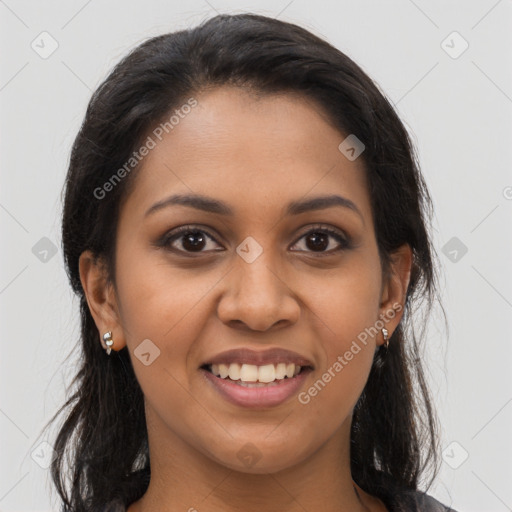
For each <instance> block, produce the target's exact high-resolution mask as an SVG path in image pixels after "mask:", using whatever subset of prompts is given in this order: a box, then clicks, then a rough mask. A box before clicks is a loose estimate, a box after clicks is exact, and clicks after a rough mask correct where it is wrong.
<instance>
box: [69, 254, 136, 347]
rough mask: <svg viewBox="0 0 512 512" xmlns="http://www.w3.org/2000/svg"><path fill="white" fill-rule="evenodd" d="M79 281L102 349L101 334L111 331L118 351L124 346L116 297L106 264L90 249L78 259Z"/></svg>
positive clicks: (103, 344)
mask: <svg viewBox="0 0 512 512" xmlns="http://www.w3.org/2000/svg"><path fill="white" fill-rule="evenodd" d="M78 266H79V271H80V281H81V283H82V287H83V289H84V291H85V296H86V299H87V304H88V305H89V311H90V312H91V315H92V317H93V319H94V323H95V324H96V327H97V328H98V340H99V342H100V343H101V345H102V347H103V348H104V349H106V348H107V346H106V345H105V342H104V341H103V334H105V333H106V332H109V331H111V332H112V340H113V341H114V345H113V346H112V350H115V351H118V350H121V349H122V348H123V347H124V346H126V341H125V337H124V331H123V328H122V326H121V322H120V315H119V309H118V305H117V297H116V294H115V289H114V286H113V284H112V283H111V282H110V281H109V280H108V276H107V270H106V264H105V262H104V260H103V259H102V258H98V257H95V256H94V254H93V253H92V252H91V251H84V252H83V253H82V254H81V255H80V259H79V263H78Z"/></svg>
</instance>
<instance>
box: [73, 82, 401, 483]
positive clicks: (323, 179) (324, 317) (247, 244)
mask: <svg viewBox="0 0 512 512" xmlns="http://www.w3.org/2000/svg"><path fill="white" fill-rule="evenodd" d="M197 101H198V105H197V106H196V107H195V108H193V109H191V111H190V113H188V114H187V115H186V116H184V117H183V118H182V119H180V122H179V124H177V125H175V126H174V128H173V129H172V131H170V132H169V133H168V134H165V137H163V138H162V141H159V140H158V139H156V138H155V137H153V138H155V140H156V142H157V144H156V146H155V147H154V148H153V149H152V150H151V151H150V152H149V154H148V155H147V156H146V157H145V158H144V160H143V166H142V168H141V169H140V170H139V171H138V175H137V176H136V181H135V186H134V188H133V190H132V192H131V193H130V195H129V196H128V198H127V200H126V202H125V203H124V204H123V206H122V209H121V212H120V218H119V223H118V230H117V245H116V275H115V278H116V289H115V290H111V291H112V293H113V295H112V297H113V299H112V301H111V302H110V303H109V304H110V305H111V306H112V308H111V312H110V311H109V312H107V305H106V303H105V305H103V306H97V305H95V304H94V303H93V302H92V299H90V305H91V309H92V310H93V314H94V316H95V320H96V323H97V325H98V329H99V331H100V333H103V332H105V331H107V330H112V331H113V338H114V340H115V349H116V350H119V348H121V347H122V346H124V345H125V344H126V345H127V346H128V350H129V352H130V357H131V359H132V362H133V366H134V369H135V373H136V376H137V379H138V381H139V383H140V385H141V388H142V390H143V392H144V395H145V400H146V414H147V421H148V428H149V429H150V439H152V440H153V442H158V443H160V444H161V446H163V447H168V448H169V447H173V446H178V445H179V446H182V447H186V450H188V451H189V453H194V454H196V455H198V454H199V455H200V456H201V457H204V458H205V460H208V461H209V462H211V461H213V462H215V463H219V464H222V465H223V466H226V467H230V468H233V469H237V470H240V471H245V472H253V473H260V472H274V471H278V470H282V469H285V468H289V467H292V466H294V465H297V464H300V463H301V462H304V461H305V460H306V459H307V458H308V457H310V456H311V455H312V454H314V453H316V452H317V451H318V450H319V449H320V447H322V446H324V445H325V444H326V442H327V441H328V440H332V439H335V440H338V441H339V442H340V444H343V443H344V442H346V441H347V439H348V437H347V436H348V433H349V428H350V422H351V415H352V410H353V408H354V406H355V404H356V402H357V400H358V398H359V396H360V394H361V392H362V390H363V388H364V386H365V383H366V381H367V378H368V375H369V371H370V368H371V364H372V360H373V357H374V353H375V350H376V349H377V345H378V344H382V342H383V340H382V337H381V334H380V330H378V329H374V330H373V331H372V329H371V328H372V326H373V327H374V326H375V325H376V323H377V327H380V326H382V325H385V326H386V328H387V329H388V331H389V333H390V335H391V333H392V332H393V330H394V328H396V325H397V323H398V321H399V319H400V316H401V314H400V312H399V309H400V307H399V308H398V310H396V305H397V304H400V301H401V300H402V299H403V291H404V290H405V289H406V285H407V280H408V274H407V272H402V273H398V274H397V275H396V278H394V279H391V280H386V279H384V278H383V271H382V267H381V263H380V260H379V254H378V250H377V244H376V238H375V233H374V226H373V222H372V213H371V208H370V197H369V193H368V190H367V183H366V178H365V170H364V164H363V161H362V158H358V159H356V160H354V161H350V160H349V159H347V158H346V157H345V156H344V155H343V154H342V153H341V152H340V150H339V149H338V146H339V144H340V143H341V142H342V141H343V140H344V138H345V137H346V135H344V134H342V133H340V132H339V131H338V130H337V129H335V128H334V127H333V126H332V125H331V124H330V123H329V122H328V120H327V119H326V117H325V115H324V114H322V112H321V111H320V109H319V108H318V106H317V105H315V104H314V103H313V102H311V101H310V100H306V99H304V98H303V97H300V96H297V95H294V94H282V95H270V96H269V95H267V96H262V97H259V98H256V97H254V96H251V95H249V94H248V93H247V92H244V91H242V90H239V89H234V88H226V87H224V88H219V89H216V90H213V91H210V92H208V93H205V94H202V95H199V96H198V97H197ZM176 195H181V196H186V195H200V196H204V197H205V198H208V199H209V200H212V201H216V202H219V203H222V205H223V208H218V207H217V210H216V211H205V210H203V209H200V208H198V207H194V206H192V205H191V204H190V203H189V204H173V203H172V202H168V203H165V201H166V199H168V198H170V197H171V196H176ZM324 196H339V197H340V198H342V199H341V200H340V199H338V200H337V202H331V203H329V204H325V203H324V204H323V207H321V208H320V207H318V206H319V204H320V203H317V208H307V206H308V202H310V201H311V200H312V199H315V198H319V197H324ZM159 203H160V206H159V207H154V208H152V207H153V206H154V205H156V204H159ZM298 203H305V206H304V208H300V207H298V206H297V205H298ZM289 205H292V206H293V205H295V208H292V211H288V208H289ZM309 206H310V207H311V206H314V204H313V203H310V204H309ZM223 210H225V211H223ZM227 211H229V212H230V213H226V212H227ZM183 227H186V228H185V231H183V232H181V233H180V232H179V231H178V230H179V229H180V228H183ZM406 267H407V265H406V266H405V267H404V268H406ZM83 282H85V283H86V286H87V279H83ZM393 304H395V309H393ZM390 310H393V312H394V313H395V314H394V315H393V317H392V318H390V319H388V318H389V316H390V313H389V312H390ZM395 310H396V311H395ZM383 314H384V315H386V317H385V318H386V321H385V323H378V321H379V318H380V320H381V322H382V318H383V316H382V315H383ZM379 315H381V316H380V317H379ZM102 329H103V330H102ZM365 329H366V331H365ZM377 330H378V334H375V332H376V331H377ZM363 340H364V341H363ZM274 348H280V349H284V350H288V351H291V352H293V353H294V354H296V355H298V356H301V357H302V358H303V359H305V360H307V361H308V362H309V363H310V365H311V367H312V369H310V370H306V371H304V373H303V374H302V373H301V374H299V375H298V377H300V381H299V385H298V387H297V385H296V384H293V386H295V387H293V386H292V387H293V389H292V387H290V388H289V389H290V390H291V391H288V392H287V393H288V394H286V393H285V395H284V398H283V397H282V396H281V395H279V396H281V398H280V399H279V400H277V399H276V400H277V401H276V402H269V401H267V402H265V401H263V402H258V401H257V400H256V399H255V398H254V397H256V395H257V394H258V393H259V396H260V397H261V396H263V395H262V393H261V390H260V391H258V389H259V388H258V389H256V388H247V387H241V386H238V389H239V390H240V389H242V390H244V391H243V392H245V393H246V395H247V396H248V397H249V398H247V402H244V403H243V404H242V403H235V402H234V401H232V399H228V398H227V397H226V396H225V395H224V394H223V393H222V392H221V391H220V389H219V387H218V385H217V384H214V383H213V379H219V378H218V377H213V375H211V374H210V375H206V373H207V371H206V370H204V369H201V367H202V366H203V365H204V364H205V363H207V362H209V361H211V360H212V359H213V358H214V357H215V356H217V355H218V354H220V353H222V352H224V351H227V350H231V349H252V350H253V351H255V352H265V351H266V350H267V349H274ZM350 354H351V355H350ZM141 355H142V357H141ZM283 380H284V381H287V379H283ZM292 380H293V379H290V382H291V381H292ZM319 380H320V382H321V383H320V384H318V381H319ZM315 383H317V384H316V387H315ZM286 385H287V386H290V384H289V383H288V382H287V383H286ZM233 386H234V384H232V385H231V387H233ZM271 388H273V389H274V390H275V389H277V386H273V387H269V388H266V389H265V390H264V391H263V393H267V391H268V390H270V389H271ZM235 393H237V391H235ZM237 396H238V395H237ZM265 396H267V395H265ZM251 397H252V398H251ZM247 454H249V458H247V457H244V455H247ZM250 459H252V460H256V459H257V464H253V463H248V460H250Z"/></svg>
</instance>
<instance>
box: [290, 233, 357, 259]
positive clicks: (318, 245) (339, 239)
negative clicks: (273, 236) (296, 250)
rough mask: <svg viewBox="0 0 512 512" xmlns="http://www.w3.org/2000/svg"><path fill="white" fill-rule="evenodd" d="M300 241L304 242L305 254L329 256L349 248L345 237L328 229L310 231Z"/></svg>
mask: <svg viewBox="0 0 512 512" xmlns="http://www.w3.org/2000/svg"><path fill="white" fill-rule="evenodd" d="M302 239H304V241H305V244H304V245H305V247H306V251H307V252H316V253H328V254H331V253H334V252H338V251H340V250H343V249H348V248H349V247H350V242H349V241H348V240H347V238H346V237H345V236H343V235H342V234H341V233H339V232H338V231H336V230H333V229H330V228H315V229H311V230H310V231H308V232H307V233H305V234H304V235H302V237H301V238H300V239H299V240H302ZM332 240H334V242H332ZM297 243H298V242H297ZM336 243H337V247H336ZM333 245H334V247H333Z"/></svg>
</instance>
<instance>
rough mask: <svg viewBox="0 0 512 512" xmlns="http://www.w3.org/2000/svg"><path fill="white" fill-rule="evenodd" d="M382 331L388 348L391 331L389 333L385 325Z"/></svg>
mask: <svg viewBox="0 0 512 512" xmlns="http://www.w3.org/2000/svg"><path fill="white" fill-rule="evenodd" d="M381 331H382V337H383V338H384V342H385V345H384V346H385V347H386V350H387V349H388V347H389V333H388V330H387V329H386V328H385V327H383V328H382V329H381Z"/></svg>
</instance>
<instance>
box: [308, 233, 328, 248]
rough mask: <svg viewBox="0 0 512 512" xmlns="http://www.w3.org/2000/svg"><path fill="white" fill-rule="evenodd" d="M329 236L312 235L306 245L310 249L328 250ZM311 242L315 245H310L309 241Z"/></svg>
mask: <svg viewBox="0 0 512 512" xmlns="http://www.w3.org/2000/svg"><path fill="white" fill-rule="evenodd" d="M327 238H328V237H327V235H325V234H323V233H311V234H310V235H309V236H308V237H307V241H308V242H307V243H306V245H307V246H308V248H309V249H322V250H323V249H326V248H327V246H328V245H329V242H328V240H327ZM310 240H313V243H312V244H309V241H310Z"/></svg>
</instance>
